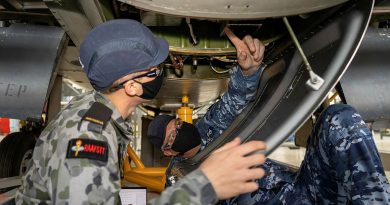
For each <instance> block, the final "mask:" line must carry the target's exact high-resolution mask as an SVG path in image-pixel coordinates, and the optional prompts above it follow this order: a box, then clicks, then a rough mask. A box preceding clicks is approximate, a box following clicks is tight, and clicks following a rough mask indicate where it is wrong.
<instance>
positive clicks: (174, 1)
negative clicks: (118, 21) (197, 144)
mask: <svg viewBox="0 0 390 205" xmlns="http://www.w3.org/2000/svg"><path fill="white" fill-rule="evenodd" d="M120 1H122V2H125V3H128V4H130V5H133V6H135V7H137V8H140V9H142V10H146V11H154V12H158V13H163V14H169V15H175V16H184V17H192V18H201V19H206V18H207V19H241V20H242V19H259V18H265V17H280V16H289V15H297V14H303V13H309V12H313V11H318V10H321V9H325V8H329V7H331V6H335V5H338V4H341V3H343V2H346V0H317V1H313V0H289V1H286V0H273V1H260V0H245V1H235V0H212V1H210V0H198V1H192V0H153V1H151V0H120Z"/></svg>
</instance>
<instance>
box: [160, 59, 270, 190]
mask: <svg viewBox="0 0 390 205" xmlns="http://www.w3.org/2000/svg"><path fill="white" fill-rule="evenodd" d="M263 70H264V66H263V65H262V66H260V68H259V69H258V70H257V71H256V72H255V73H254V74H252V75H250V76H244V75H243V73H242V71H241V68H240V67H238V66H236V67H234V68H233V69H231V70H230V71H229V72H230V81H229V85H228V90H227V92H225V93H224V94H223V95H222V96H221V97H220V99H219V100H218V101H217V102H216V103H214V104H213V105H212V106H211V107H210V108H209V109H208V110H207V112H206V114H205V116H203V117H202V118H201V119H200V120H198V122H197V124H196V125H195V126H196V127H197V128H198V131H199V134H200V136H201V150H203V149H204V148H205V147H206V146H207V145H208V144H209V143H210V142H212V141H213V140H214V139H216V138H217V137H219V135H221V133H222V132H223V131H224V130H225V129H226V128H227V127H229V126H230V124H231V123H232V122H233V121H234V120H235V119H236V117H237V116H238V115H239V114H240V113H241V112H242V110H243V109H244V108H245V107H246V106H247V105H248V104H249V103H250V102H251V101H253V100H255V97H256V91H257V87H258V83H259V79H260V76H261V73H262V71H263ZM181 160H182V157H181V156H175V157H172V159H171V161H170V163H169V166H168V169H167V171H166V178H167V181H166V184H165V187H169V186H171V185H172V184H174V183H175V182H177V181H178V177H177V176H176V175H175V174H173V173H172V168H173V167H174V164H175V163H176V162H179V161H181Z"/></svg>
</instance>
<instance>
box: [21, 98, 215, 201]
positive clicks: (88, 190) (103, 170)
mask: <svg viewBox="0 0 390 205" xmlns="http://www.w3.org/2000/svg"><path fill="white" fill-rule="evenodd" d="M94 102H100V103H103V104H104V105H106V106H107V107H108V108H110V109H111V110H112V111H113V114H112V115H111V120H110V123H108V124H107V125H106V126H105V128H104V130H103V131H102V132H101V133H98V132H91V131H88V127H89V126H90V124H89V123H90V122H88V121H81V119H82V116H83V115H84V114H85V113H86V112H87V110H88V109H89V108H90V107H91V105H92V104H93V103H94ZM80 123H81V124H80ZM79 125H80V128H78V126H79ZM117 130H118V131H119V132H120V133H118V131H117ZM132 137H133V134H132V130H131V128H130V126H129V125H128V124H127V123H126V122H125V121H124V120H123V118H122V116H121V115H120V113H119V112H118V111H116V109H115V108H114V106H113V105H112V103H110V101H108V100H107V99H105V97H104V96H103V95H101V94H100V93H98V92H94V91H93V92H90V93H87V94H84V95H81V96H78V97H75V98H74V99H73V100H72V101H71V102H70V103H69V105H68V106H67V107H66V108H65V109H64V110H63V111H61V112H60V113H59V114H58V115H57V116H56V119H55V120H53V121H52V122H51V123H49V124H48V126H47V127H46V128H45V130H44V131H43V132H42V134H41V136H40V137H39V139H38V140H37V143H36V146H35V149H34V153H33V158H32V160H31V162H30V164H29V168H28V171H27V173H26V175H25V176H24V177H23V180H22V185H21V187H20V188H19V190H18V191H17V193H16V196H15V202H16V204H18V205H19V204H39V205H44V204H60V205H66V204H71V205H73V204H83V205H84V204H120V199H119V191H120V188H121V184H120V170H121V169H122V167H119V164H120V163H119V162H120V160H123V157H124V156H126V152H125V149H122V151H120V150H121V149H120V148H119V147H126V146H127V145H128V144H129V142H130V140H131V138H132ZM76 138H82V139H93V140H99V141H103V142H106V143H107V144H108V160H107V162H103V161H99V160H92V159H87V158H77V159H69V158H66V153H67V149H68V148H67V147H68V142H69V141H70V140H72V139H76ZM205 193H207V194H205ZM216 201H217V197H216V194H215V192H214V189H213V188H212V186H211V184H210V182H209V181H208V180H207V178H206V177H205V175H204V174H203V173H202V172H201V171H199V170H198V171H195V172H193V173H191V174H190V175H188V176H186V177H185V178H184V179H183V180H182V181H181V182H180V184H178V185H177V186H175V187H172V188H171V189H168V190H166V191H164V192H163V193H162V194H161V197H160V198H159V199H157V200H155V201H152V202H150V204H172V203H173V202H174V203H178V204H211V203H215V202H216Z"/></svg>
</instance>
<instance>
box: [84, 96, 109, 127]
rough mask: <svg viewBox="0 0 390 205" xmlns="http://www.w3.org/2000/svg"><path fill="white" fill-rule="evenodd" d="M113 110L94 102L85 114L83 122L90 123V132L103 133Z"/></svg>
mask: <svg viewBox="0 0 390 205" xmlns="http://www.w3.org/2000/svg"><path fill="white" fill-rule="evenodd" d="M111 115H112V110H111V109H110V108H108V107H107V106H105V105H104V104H102V103H100V102H94V103H93V104H92V106H91V108H89V110H88V111H87V112H86V113H85V114H84V116H83V118H82V121H89V122H90V124H89V125H88V130H89V131H93V132H98V133H101V132H102V131H103V129H104V127H105V126H106V124H107V122H108V121H109V120H110V118H111Z"/></svg>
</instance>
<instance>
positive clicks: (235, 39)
mask: <svg viewBox="0 0 390 205" xmlns="http://www.w3.org/2000/svg"><path fill="white" fill-rule="evenodd" d="M223 30H224V31H225V34H226V36H227V37H228V38H229V39H230V41H231V42H232V43H233V45H234V46H235V47H236V48H237V46H239V45H240V44H242V41H241V39H239V38H238V37H237V36H236V35H235V34H234V33H233V32H232V30H230V28H229V27H227V26H225V28H224V29H223Z"/></svg>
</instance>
